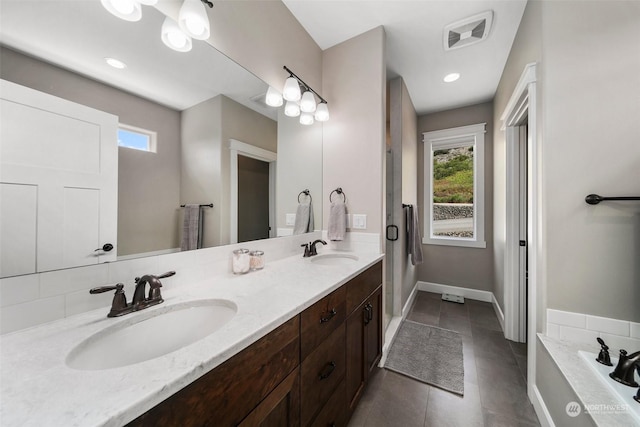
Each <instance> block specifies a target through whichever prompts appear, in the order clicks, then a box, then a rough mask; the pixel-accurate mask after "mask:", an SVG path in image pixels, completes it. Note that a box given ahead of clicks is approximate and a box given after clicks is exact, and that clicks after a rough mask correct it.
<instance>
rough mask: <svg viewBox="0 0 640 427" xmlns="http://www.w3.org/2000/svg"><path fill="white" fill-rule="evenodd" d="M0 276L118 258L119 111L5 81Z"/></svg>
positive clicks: (0, 134)
mask: <svg viewBox="0 0 640 427" xmlns="http://www.w3.org/2000/svg"><path fill="white" fill-rule="evenodd" d="M0 94H1V95H0V96H1V98H0V115H1V122H2V126H0V141H1V142H0V159H1V160H0V162H1V164H0V166H1V170H0V190H1V194H0V196H1V197H2V199H1V200H2V208H1V211H2V212H1V213H2V216H1V217H0V234H1V236H0V237H1V239H2V247H1V253H0V257H1V259H0V276H2V277H6V276H13V275H17V274H26V273H34V272H37V271H47V270H55V269H61V268H67V267H76V266H82V265H89V264H96V263H99V262H105V261H115V258H116V251H115V250H111V251H106V252H105V251H102V250H98V251H96V249H98V248H102V247H103V245H105V244H107V243H109V244H111V245H112V246H113V247H114V248H115V247H116V243H117V242H116V239H117V185H118V182H117V180H118V146H117V129H118V118H117V117H116V116H113V115H111V114H107V113H104V112H102V111H98V110H94V109H92V108H89V107H86V106H83V105H80V104H76V103H73V102H69V101H66V100H64V99H61V98H57V97H55V96H52V95H48V94H45V93H42V92H39V91H36V90H33V89H30V88H26V87H23V86H20V85H17V84H14V83H10V82H7V81H4V80H2V81H0Z"/></svg>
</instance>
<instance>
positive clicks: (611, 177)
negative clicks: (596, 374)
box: [542, 1, 640, 322]
mask: <svg viewBox="0 0 640 427" xmlns="http://www.w3.org/2000/svg"><path fill="white" fill-rule="evenodd" d="M543 29H544V31H543V32H542V34H543V55H544V57H543V64H544V65H543V66H544V74H543V78H544V85H545V86H544V98H545V117H544V120H545V141H544V149H543V160H542V161H543V164H544V165H545V169H544V177H543V191H544V199H545V208H546V230H545V233H544V234H545V241H546V249H547V251H546V254H547V258H546V270H547V278H546V287H547V295H548V306H549V308H554V309H559V310H567V311H575V312H580V313H588V314H592V315H596V316H604V317H613V318H617V319H623V320H631V321H634V322H640V204H638V203H637V202H636V203H604V204H602V205H599V206H596V207H593V206H589V205H587V204H585V202H584V198H585V196H586V195H587V194H590V193H597V194H601V195H605V196H607V195H632V196H640V145H639V140H638V135H640V120H638V118H640V72H638V70H640V42H639V41H638V32H639V31H640V2H636V1H624V2H623V1H611V2H549V3H544V7H543ZM575 34H581V36H580V37H575Z"/></svg>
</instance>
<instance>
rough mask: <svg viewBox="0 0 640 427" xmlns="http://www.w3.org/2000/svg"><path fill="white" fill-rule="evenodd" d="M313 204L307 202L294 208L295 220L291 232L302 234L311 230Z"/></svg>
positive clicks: (312, 226)
mask: <svg viewBox="0 0 640 427" xmlns="http://www.w3.org/2000/svg"><path fill="white" fill-rule="evenodd" d="M314 226H315V225H314V223H313V205H312V204H311V202H309V203H300V204H298V209H297V210H296V222H295V224H294V226H293V234H304V233H309V232H311V231H313V228H314Z"/></svg>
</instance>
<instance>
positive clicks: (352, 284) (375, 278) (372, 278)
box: [343, 261, 382, 314]
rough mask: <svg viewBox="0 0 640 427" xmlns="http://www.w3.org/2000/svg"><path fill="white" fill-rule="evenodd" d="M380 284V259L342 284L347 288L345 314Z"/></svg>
mask: <svg viewBox="0 0 640 427" xmlns="http://www.w3.org/2000/svg"><path fill="white" fill-rule="evenodd" d="M381 284H382V261H380V262H378V263H377V264H375V265H372V266H371V267H369V268H368V269H367V270H365V271H363V272H362V273H360V274H359V275H358V276H356V277H354V278H353V279H351V280H349V281H348V282H347V284H346V285H345V286H343V287H346V288H347V314H351V313H352V312H353V310H355V309H356V308H357V307H358V306H359V305H360V304H362V301H364V300H365V298H367V297H368V296H369V295H371V293H372V292H373V291H375V289H376V288H377V287H378V286H380V285H381Z"/></svg>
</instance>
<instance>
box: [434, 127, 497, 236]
mask: <svg viewBox="0 0 640 427" xmlns="http://www.w3.org/2000/svg"><path fill="white" fill-rule="evenodd" d="M484 133H485V123H481V124H477V125H471V126H463V127H458V128H452V129H444V130H439V131H434V132H425V133H424V134H423V142H424V144H425V145H424V168H425V174H424V177H425V182H424V201H425V206H426V209H425V215H424V230H425V232H424V235H425V236H424V238H423V243H425V244H432V245H450V246H468V247H476V248H485V247H486V242H485V240H484Z"/></svg>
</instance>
